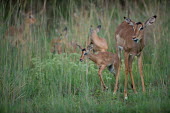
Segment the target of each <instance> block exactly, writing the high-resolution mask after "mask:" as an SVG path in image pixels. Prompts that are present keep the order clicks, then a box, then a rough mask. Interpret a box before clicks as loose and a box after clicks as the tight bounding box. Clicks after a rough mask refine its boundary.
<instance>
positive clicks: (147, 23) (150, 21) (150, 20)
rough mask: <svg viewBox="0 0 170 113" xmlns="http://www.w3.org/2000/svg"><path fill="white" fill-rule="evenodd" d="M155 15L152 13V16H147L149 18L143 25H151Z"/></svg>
mask: <svg viewBox="0 0 170 113" xmlns="http://www.w3.org/2000/svg"><path fill="white" fill-rule="evenodd" d="M156 17H157V16H156V15H154V16H152V17H151V18H149V19H148V20H147V21H146V22H145V24H144V26H145V27H146V26H149V25H152V24H153V23H154V22H155V20H156Z"/></svg>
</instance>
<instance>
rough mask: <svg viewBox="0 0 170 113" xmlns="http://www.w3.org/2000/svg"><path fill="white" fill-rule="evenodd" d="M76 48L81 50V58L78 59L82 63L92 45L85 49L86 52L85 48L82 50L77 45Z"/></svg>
mask: <svg viewBox="0 0 170 113" xmlns="http://www.w3.org/2000/svg"><path fill="white" fill-rule="evenodd" d="M77 46H78V47H79V48H80V49H81V51H82V53H81V57H80V61H81V62H82V61H83V60H84V59H85V57H86V56H87V55H88V54H89V53H90V51H91V50H92V49H93V45H89V46H88V47H87V50H86V49H85V48H82V47H81V46H80V45H78V44H77Z"/></svg>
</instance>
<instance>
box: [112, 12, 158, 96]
mask: <svg viewBox="0 0 170 113" xmlns="http://www.w3.org/2000/svg"><path fill="white" fill-rule="evenodd" d="M156 17H157V16H156V15H155V16H152V17H151V18H149V19H148V20H147V21H146V22H144V23H142V22H135V21H132V20H131V19H129V18H126V17H124V19H125V21H123V22H122V23H121V24H120V25H119V26H118V27H117V29H116V32H115V39H116V50H117V53H118V57H119V60H120V61H119V62H121V58H120V53H121V50H124V62H125V83H124V98H125V99H127V80H128V74H130V77H131V81H132V86H133V90H134V92H135V93H137V91H136V87H135V83H134V78H133V74H132V62H133V59H134V57H135V56H137V57H138V68H139V73H140V77H141V82H142V90H143V92H145V85H144V79H143V70H142V50H143V48H144V47H145V44H144V40H145V37H144V30H145V28H146V27H147V26H149V25H152V24H153V23H154V22H155V20H156Z"/></svg>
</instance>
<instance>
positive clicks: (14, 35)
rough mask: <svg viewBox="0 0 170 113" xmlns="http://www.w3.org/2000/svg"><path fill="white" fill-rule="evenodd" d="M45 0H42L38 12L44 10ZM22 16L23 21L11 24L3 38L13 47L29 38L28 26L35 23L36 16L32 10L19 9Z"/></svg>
mask: <svg viewBox="0 0 170 113" xmlns="http://www.w3.org/2000/svg"><path fill="white" fill-rule="evenodd" d="M45 6H46V0H44V4H43V8H42V9H41V11H40V12H39V13H38V14H42V13H43V12H45ZM20 12H21V14H22V15H23V16H24V22H23V23H22V24H21V25H20V26H19V27H16V25H15V26H11V27H9V28H8V29H7V31H6V32H5V36H4V38H5V39H6V40H8V41H9V42H10V44H11V45H12V46H13V47H18V46H19V45H23V44H25V42H27V41H29V40H30V38H31V37H30V33H31V28H30V26H31V25H33V24H35V23H36V18H35V17H34V15H33V13H32V11H28V12H27V13H25V12H22V11H20Z"/></svg>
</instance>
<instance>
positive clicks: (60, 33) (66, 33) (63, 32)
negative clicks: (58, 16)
mask: <svg viewBox="0 0 170 113" xmlns="http://www.w3.org/2000/svg"><path fill="white" fill-rule="evenodd" d="M55 32H56V33H59V37H60V39H62V38H67V35H68V30H67V27H65V28H64V29H63V30H62V31H58V30H57V29H55Z"/></svg>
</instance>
